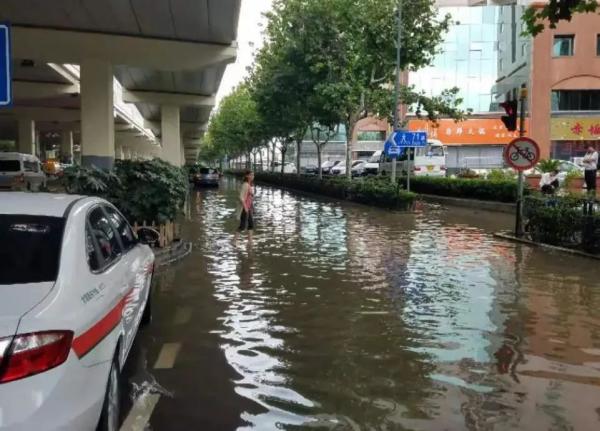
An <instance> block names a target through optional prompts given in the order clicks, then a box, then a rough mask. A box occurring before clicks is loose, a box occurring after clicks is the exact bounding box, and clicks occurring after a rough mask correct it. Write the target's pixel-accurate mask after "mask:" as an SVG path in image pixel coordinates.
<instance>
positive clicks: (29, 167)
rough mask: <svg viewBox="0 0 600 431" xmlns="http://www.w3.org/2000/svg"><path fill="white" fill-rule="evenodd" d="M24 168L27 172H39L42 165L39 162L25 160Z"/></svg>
mask: <svg viewBox="0 0 600 431" xmlns="http://www.w3.org/2000/svg"><path fill="white" fill-rule="evenodd" d="M23 170H24V171H25V172H39V171H40V166H39V164H38V162H30V161H27V160H25V161H23Z"/></svg>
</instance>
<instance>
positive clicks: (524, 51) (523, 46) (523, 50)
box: [521, 43, 527, 57]
mask: <svg viewBox="0 0 600 431" xmlns="http://www.w3.org/2000/svg"><path fill="white" fill-rule="evenodd" d="M521 57H527V44H526V43H523V44H521Z"/></svg>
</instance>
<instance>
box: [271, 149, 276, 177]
mask: <svg viewBox="0 0 600 431" xmlns="http://www.w3.org/2000/svg"><path fill="white" fill-rule="evenodd" d="M272 145H273V148H271V172H275V146H276V144H275V142H273V144H272Z"/></svg>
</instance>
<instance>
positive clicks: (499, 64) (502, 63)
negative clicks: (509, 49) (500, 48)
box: [498, 59, 504, 72]
mask: <svg viewBox="0 0 600 431" xmlns="http://www.w3.org/2000/svg"><path fill="white" fill-rule="evenodd" d="M498 68H499V69H500V72H502V71H503V70H504V61H502V59H500V60H499V61H498Z"/></svg>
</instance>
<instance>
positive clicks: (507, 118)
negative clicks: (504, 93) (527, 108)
mask: <svg viewBox="0 0 600 431" xmlns="http://www.w3.org/2000/svg"><path fill="white" fill-rule="evenodd" d="M500 106H501V107H502V108H504V110H505V111H506V115H503V116H502V118H501V120H502V122H503V123H504V125H505V126H506V129H507V130H509V131H511V132H514V131H515V130H517V113H518V112H517V111H518V107H519V105H518V102H517V101H516V100H509V101H508V102H502V103H501V104H500Z"/></svg>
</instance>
